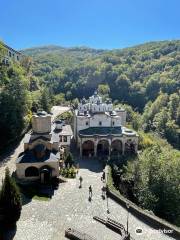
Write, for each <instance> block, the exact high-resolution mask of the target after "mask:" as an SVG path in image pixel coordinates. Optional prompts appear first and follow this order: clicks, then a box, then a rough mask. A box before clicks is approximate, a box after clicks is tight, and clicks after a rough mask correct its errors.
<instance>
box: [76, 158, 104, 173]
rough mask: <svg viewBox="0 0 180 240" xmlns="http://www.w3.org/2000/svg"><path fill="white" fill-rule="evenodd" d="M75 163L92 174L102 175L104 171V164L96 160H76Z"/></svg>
mask: <svg viewBox="0 0 180 240" xmlns="http://www.w3.org/2000/svg"><path fill="white" fill-rule="evenodd" d="M75 163H76V164H79V168H80V169H82V168H84V169H89V170H90V171H91V172H95V173H100V172H102V171H103V163H102V162H101V161H99V160H98V159H96V158H93V157H92V158H88V157H87V158H84V157H83V158H82V159H80V158H76V159H75Z"/></svg>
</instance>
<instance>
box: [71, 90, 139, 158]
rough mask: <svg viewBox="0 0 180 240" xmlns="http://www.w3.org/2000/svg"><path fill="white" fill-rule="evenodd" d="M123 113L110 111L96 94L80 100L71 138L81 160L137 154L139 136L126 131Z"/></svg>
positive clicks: (111, 108) (116, 110)
mask: <svg viewBox="0 0 180 240" xmlns="http://www.w3.org/2000/svg"><path fill="white" fill-rule="evenodd" d="M125 125H126V111H125V110H124V109H113V104H112V102H111V100H110V99H107V100H106V101H105V102H103V101H102V97H101V96H99V95H98V93H97V92H95V93H94V95H93V96H91V97H90V98H89V99H88V100H86V99H83V100H82V101H81V102H80V104H79V105H78V109H76V110H75V114H74V137H75V140H76V143H77V147H78V149H79V152H80V156H81V157H82V156H88V157H91V156H95V157H96V156H103V155H106V156H110V155H111V154H126V153H127V152H134V153H136V152H137V149H138V134H137V133H136V132H135V131H133V130H131V129H128V128H126V127H125Z"/></svg>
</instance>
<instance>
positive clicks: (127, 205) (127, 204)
mask: <svg viewBox="0 0 180 240" xmlns="http://www.w3.org/2000/svg"><path fill="white" fill-rule="evenodd" d="M126 207H127V234H128V231H129V207H130V205H129V203H126Z"/></svg>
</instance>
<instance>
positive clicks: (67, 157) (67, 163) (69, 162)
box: [65, 152, 74, 167]
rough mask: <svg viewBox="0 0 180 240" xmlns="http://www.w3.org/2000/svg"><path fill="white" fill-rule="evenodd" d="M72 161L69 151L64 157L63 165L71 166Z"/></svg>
mask: <svg viewBox="0 0 180 240" xmlns="http://www.w3.org/2000/svg"><path fill="white" fill-rule="evenodd" d="M73 163H74V160H73V156H72V154H71V153H70V152H69V153H68V155H67V156H66V159H65V165H66V167H67V166H68V165H69V166H70V167H72V165H73Z"/></svg>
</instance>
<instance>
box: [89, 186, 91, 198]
mask: <svg viewBox="0 0 180 240" xmlns="http://www.w3.org/2000/svg"><path fill="white" fill-rule="evenodd" d="M89 198H92V187H91V185H90V186H89Z"/></svg>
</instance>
